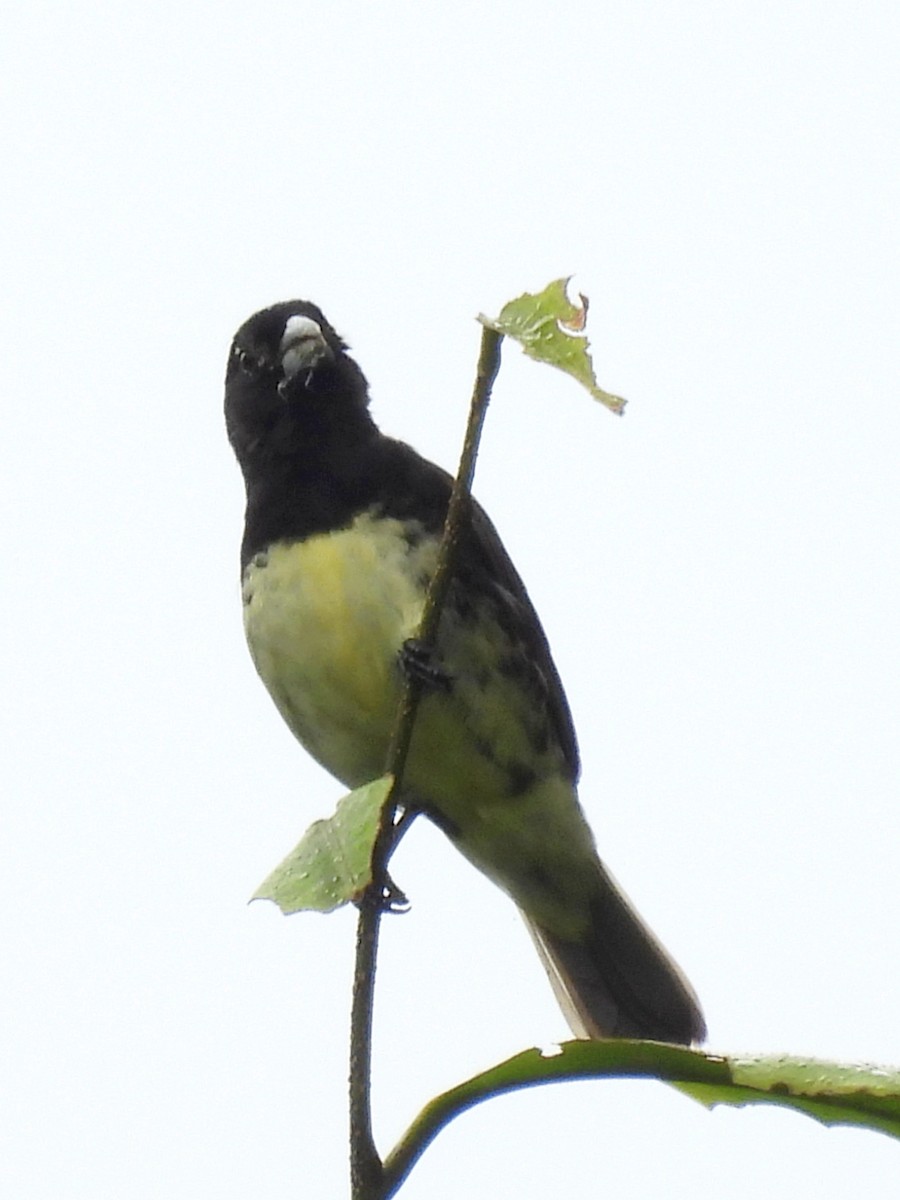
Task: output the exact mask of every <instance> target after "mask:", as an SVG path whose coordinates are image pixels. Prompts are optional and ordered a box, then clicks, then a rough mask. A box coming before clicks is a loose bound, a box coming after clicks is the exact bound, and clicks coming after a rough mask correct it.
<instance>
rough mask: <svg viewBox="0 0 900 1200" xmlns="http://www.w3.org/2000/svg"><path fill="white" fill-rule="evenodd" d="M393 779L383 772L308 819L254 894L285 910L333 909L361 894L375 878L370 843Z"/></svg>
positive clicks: (322, 910) (314, 910) (371, 844)
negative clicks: (324, 814) (323, 816)
mask: <svg viewBox="0 0 900 1200" xmlns="http://www.w3.org/2000/svg"><path fill="white" fill-rule="evenodd" d="M393 782H394V779H393V776H392V775H384V776H382V778H381V779H376V780H373V782H372V783H367V784H364V786H363V787H361V788H356V790H355V791H352V792H350V793H349V794H348V795H346V796H344V797H343V799H342V800H340V801H338V806H337V809H336V810H335V813H334V816H332V817H329V818H328V819H327V820H323V821H316V822H315V823H314V824H312V825H310V827H309V829H307V831H306V833H305V834H304V835H303V838H302V839H301V841H300V844H299V845H298V846H296V847H295V849H294V850H292V851H291V853H290V854H289V855H288V856H287V858H286V859H285V860H284V861H283V862H281V863H279V865H278V866H277V867H276V868H275V870H274V871H273V872H272V873H271V874H270V875H269V876H268V878H267V879H265V880H264V881H263V883H261V884H260V886H259V887H258V888H257V890H256V891H255V892H254V894H253V897H252V899H254V900H274V901H275V903H276V904H277V905H278V907H279V908H280V909H281V911H282V912H283V913H285V914H287V913H295V912H301V911H313V912H331V911H332V910H333V909H335V908H340V906H341V905H342V904H346V903H347V902H348V901H349V900H353V899H355V898H356V897H357V896H359V895H360V893H361V892H362V891H363V890H364V888H365V887H366V886H367V885H368V884H369V883H371V880H372V848H373V846H374V845H375V838H376V835H377V833H378V821H379V817H380V815H381V809H382V807H383V806H384V803H385V801H386V800H387V798H388V796H389V795H390V791H391V787H392V785H393Z"/></svg>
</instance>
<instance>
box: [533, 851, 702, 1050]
mask: <svg viewBox="0 0 900 1200" xmlns="http://www.w3.org/2000/svg"><path fill="white" fill-rule="evenodd" d="M597 867H598V876H597V884H596V887H595V889H594V892H593V895H592V896H591V900H590V913H591V922H590V926H589V928H588V929H587V931H586V932H585V933H584V934H583V935H581V936H579V937H578V938H577V939H575V940H566V939H564V938H561V937H559V936H558V935H556V934H554V933H551V932H550V931H549V930H547V929H545V928H542V927H541V926H540V925H539V924H537V923H536V922H535V921H534V920H533V919H532V918H531V917H529V916H528V915H527V914H525V913H523V914H522V915H523V917H524V918H525V924H526V925H527V926H528V930H529V932H530V933H531V936H532V937H533V938H534V941H535V944H536V946H537V949H538V953H539V954H540V956H541V960H542V962H543V964H544V966H545V967H546V969H547V974H548V975H549V976H550V982H551V984H552V985H553V990H554V992H555V993H556V998H557V1000H558V1001H559V1004H560V1007H561V1008H562V1010H563V1013H564V1014H565V1017H566V1020H567V1021H568V1022H569V1025H570V1027H571V1029H572V1032H573V1033H574V1034H575V1036H576V1037H580V1038H608V1037H633V1038H651V1039H653V1040H655V1041H659V1042H675V1043H678V1044H682V1045H690V1044H691V1042H702V1041H703V1039H704V1038H705V1037H706V1023H705V1021H704V1019H703V1013H702V1012H701V1010H700V1004H699V1002H698V1000H697V997H696V996H695V994H694V991H693V988H692V987H691V985H690V984H689V983H688V981H687V979H685V977H684V975H683V974H682V973H681V971H680V970H679V968H678V966H677V965H676V964H675V962H674V961H673V960H672V959H671V958H670V957H669V955H668V954H667V953H666V951H665V950H664V949H663V947H662V946H661V945H660V943H659V942H658V941H657V940H656V938H655V937H654V935H653V933H652V932H651V931H650V929H649V928H648V927H647V926H646V925H645V924H644V922H643V921H642V920H641V918H640V917H639V916H638V914H637V912H636V911H635V909H634V908H633V907H632V905H631V903H630V902H629V900H628V898H627V897H626V896H625V894H624V892H623V891H622V890H621V888H620V887H619V886H618V884H617V883H616V881H615V880H614V879H613V877H612V876H611V875H610V874H609V872H608V871H607V870H606V868H605V867H604V866H603V865H602V864H601V863H599V862H598V863H597Z"/></svg>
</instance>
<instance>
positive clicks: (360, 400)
mask: <svg viewBox="0 0 900 1200" xmlns="http://www.w3.org/2000/svg"><path fill="white" fill-rule="evenodd" d="M368 403H369V395H368V385H367V384H366V379H365V376H364V375H363V373H362V371H361V370H360V369H359V367H358V366H357V365H356V363H355V362H354V361H353V359H352V358H351V357H350V356H349V354H348V353H347V345H346V343H345V342H344V341H343V340H342V339H341V338H340V336H339V335H338V334H337V333H336V332H335V330H334V329H333V327H332V326H331V325H330V324H329V323H328V321H327V320H326V319H325V316H324V315H323V313H322V311H321V310H320V309H319V308H317V307H316V305H315V304H310V303H309V301H307V300H288V301H285V302H283V303H281V304H274V305H272V307H271V308H265V309H263V310H262V311H261V312H258V313H255V314H254V316H252V317H250V319H249V320H248V321H245V322H244V324H243V325H242V326H241V327H240V329H239V330H238V331H237V333H236V334H235V335H234V340H233V341H232V343H231V350H230V352H229V355H228V365H227V368H226V372H225V420H226V424H227V427H228V437H229V440H230V441H231V444H232V446H233V447H234V450H235V453H236V454H237V457H238V460H239V461H240V462H241V465H242V466H246V464H247V463H248V461H249V460H251V459H256V458H259V457H263V458H271V457H278V456H280V455H284V454H294V453H296V452H297V451H299V450H303V449H308V448H309V447H310V446H312V445H316V444H321V443H322V442H324V441H325V440H327V439H328V438H329V437H330V436H332V435H333V434H335V433H339V434H340V436H341V437H343V438H347V437H351V438H352V436H353V432H354V429H355V427H356V426H359V427H360V428H367V429H368V428H370V427H371V418H370V417H369V415H368V412H367V409H368Z"/></svg>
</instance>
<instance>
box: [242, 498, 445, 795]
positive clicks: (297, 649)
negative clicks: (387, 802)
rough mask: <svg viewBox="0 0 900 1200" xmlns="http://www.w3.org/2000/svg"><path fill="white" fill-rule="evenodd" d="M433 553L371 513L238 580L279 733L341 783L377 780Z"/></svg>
mask: <svg viewBox="0 0 900 1200" xmlns="http://www.w3.org/2000/svg"><path fill="white" fill-rule="evenodd" d="M436 555H437V540H436V539H435V538H432V537H427V536H425V533H424V530H423V529H422V527H421V526H420V525H418V524H417V523H415V522H403V521H399V520H396V519H393V518H384V517H378V516H377V515H375V514H373V513H371V512H369V513H363V514H361V515H360V516H358V517H356V518H355V520H354V521H353V522H352V524H351V525H350V526H349V527H347V528H345V529H340V530H337V531H334V532H331V533H323V534H316V535H315V536H313V537H310V538H306V539H305V540H303V541H295V542H277V543H275V544H273V545H271V546H269V547H268V549H267V550H265V551H263V552H261V553H258V554H256V555H255V556H254V557H253V558H252V559H251V561H250V562H249V563H248V565H247V567H246V569H245V571H244V578H243V599H244V627H245V630H246V634H247V642H248V645H249V647H250V653H251V655H252V656H253V661H254V663H255V665H256V669H257V671H258V672H259V674H260V676H261V678H262V680H263V682H264V683H265V685H266V687H267V688H268V690H269V692H270V693H271V695H272V698H273V700H274V701H275V703H276V705H277V706H278V708H279V710H280V711H281V714H282V716H283V717H284V719H285V721H286V722H287V724H288V725H289V726H290V728H291V729H292V730H293V732H294V734H295V735H296V736H297V737H298V738H299V739H300V741H301V742H302V743H303V744H304V745H305V746H306V748H307V749H308V750H309V752H310V753H311V754H312V755H313V756H314V757H315V758H317V759H318V760H319V762H321V763H322V765H323V766H325V767H326V768H327V769H328V770H329V771H331V773H332V774H334V775H336V776H337V777H338V778H339V779H341V780H342V781H343V782H344V783H345V784H347V786H351V787H352V786H356V785H358V784H360V783H363V782H365V781H366V780H368V779H370V778H373V777H375V776H377V775H379V774H380V773H381V771H382V770H383V768H384V754H385V748H386V744H387V739H388V736H389V733H390V728H391V724H392V721H393V716H394V712H395V710H396V707H397V701H398V697H399V691H400V682H401V678H400V671H399V665H398V658H397V656H398V652H399V650H400V647H401V646H402V644H403V642H404V641H405V640H406V639H407V638H410V637H412V636H413V635H414V633H415V631H416V629H417V627H418V623H419V619H420V617H421V613H422V606H423V603H424V598H425V591H426V588H427V585H428V581H429V579H430V577H431V573H432V571H433V569H434V563H435V559H436Z"/></svg>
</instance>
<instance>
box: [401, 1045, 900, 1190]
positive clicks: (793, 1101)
mask: <svg viewBox="0 0 900 1200" xmlns="http://www.w3.org/2000/svg"><path fill="white" fill-rule="evenodd" d="M603 1078H620V1079H622V1078H625V1079H636V1078H647V1079H658V1080H661V1081H663V1082H665V1083H670V1084H673V1085H674V1086H676V1087H677V1088H678V1089H679V1090H680V1091H683V1092H685V1093H686V1094H687V1095H689V1096H691V1097H693V1098H694V1099H696V1100H699V1101H701V1103H703V1104H705V1105H707V1106H709V1107H711V1106H713V1105H715V1104H733V1105H738V1106H740V1105H744V1104H765V1103H768V1104H778V1105H781V1106H782V1107H785V1108H792V1109H794V1110H795V1111H796V1112H801V1113H805V1114H806V1115H807V1116H811V1117H814V1118H815V1119H816V1120H818V1121H821V1122H823V1123H824V1124H827V1125H858V1126H864V1127H866V1128H868V1129H873V1130H878V1131H879V1132H881V1133H887V1134H890V1135H891V1136H892V1137H900V1072H898V1071H894V1070H885V1069H884V1068H881V1067H874V1066H859V1065H856V1066H845V1065H840V1064H837V1063H827V1062H817V1061H815V1060H812V1059H801V1058H788V1057H784V1056H781V1057H776V1058H762V1057H760V1058H754V1059H748V1058H723V1057H720V1056H719V1055H715V1054H704V1053H702V1052H701V1051H699V1050H689V1049H687V1048H686V1047H683V1046H669V1045H664V1044H663V1043H661V1042H644V1041H631V1040H625V1039H622V1040H619V1039H611V1040H610V1041H605V1042H587V1041H576V1042H564V1043H563V1044H562V1045H561V1046H559V1047H555V1048H554V1050H553V1052H551V1053H543V1052H542V1051H540V1050H525V1051H523V1052H522V1053H521V1054H517V1055H515V1056H514V1057H513V1058H510V1059H507V1060H506V1061H505V1062H502V1063H499V1064H498V1065H497V1066H495V1067H491V1068H490V1069H489V1070H487V1071H483V1072H482V1073H481V1074H480V1075H475V1076H473V1078H472V1079H469V1080H467V1081H466V1082H465V1083H461V1084H460V1085H459V1086H458V1087H455V1088H452V1089H451V1090H450V1091H448V1092H444V1093H443V1095H440V1096H436V1097H435V1099H433V1100H432V1101H430V1102H429V1103H428V1104H427V1105H426V1106H425V1108H423V1109H422V1111H421V1112H420V1113H419V1115H418V1116H417V1117H416V1119H415V1121H414V1122H413V1123H412V1125H411V1126H410V1127H409V1129H408V1130H407V1131H406V1133H405V1134H404V1135H403V1137H402V1138H401V1140H400V1141H399V1142H398V1143H397V1145H396V1146H395V1147H394V1149H393V1150H392V1151H391V1153H390V1155H389V1156H388V1158H387V1160H386V1162H385V1177H386V1184H387V1186H386V1187H385V1191H384V1195H385V1196H390V1195H393V1194H394V1192H395V1191H396V1190H397V1188H398V1187H399V1186H400V1184H401V1183H402V1181H403V1180H404V1179H405V1177H406V1176H407V1174H408V1173H409V1171H410V1170H411V1169H412V1167H413V1165H414V1164H415V1163H416V1161H417V1160H418V1158H419V1157H420V1155H421V1154H422V1153H423V1151H424V1150H425V1149H426V1147H427V1146H428V1145H429V1143H430V1142H431V1141H432V1139H433V1138H434V1137H435V1136H436V1135H437V1134H438V1132H439V1131H440V1130H441V1129H442V1128H443V1126H444V1125H446V1124H448V1123H449V1122H450V1121H452V1120H453V1118H454V1117H457V1116H459V1115H460V1113H462V1112H465V1110H466V1109H468V1108H471V1107H472V1106H473V1105H475V1104H479V1103H481V1101H483V1100H488V1099H491V1098H492V1097H493V1096H501V1095H503V1094H504V1093H506V1092H512V1091H516V1090H517V1089H519V1088H527V1087H534V1086H536V1085H537V1084H542V1083H559V1082H563V1081H566V1080H573V1079H603Z"/></svg>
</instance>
